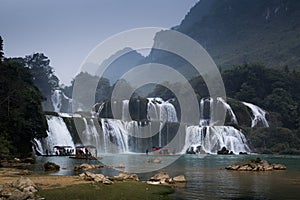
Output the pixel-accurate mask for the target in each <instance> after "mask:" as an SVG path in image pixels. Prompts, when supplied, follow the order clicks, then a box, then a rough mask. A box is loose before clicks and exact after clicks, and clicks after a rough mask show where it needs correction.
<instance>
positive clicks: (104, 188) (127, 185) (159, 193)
mask: <svg viewBox="0 0 300 200" xmlns="http://www.w3.org/2000/svg"><path fill="white" fill-rule="evenodd" d="M173 192H174V189H172V188H171V187H169V186H156V185H148V184H146V183H141V182H120V183H114V184H113V185H104V184H77V185H70V186H66V187H63V188H52V189H45V190H41V191H39V192H38V195H39V196H41V197H44V198H46V199H47V200H52V199H53V200H60V199H80V200H89V199H91V200H92V199H93V200H94V199H105V200H109V199H111V200H112V199H116V200H119V199H123V200H126V199H130V200H134V199H144V200H148V199H149V200H150V199H153V200H154V199H171V198H170V197H168V194H171V193H173Z"/></svg>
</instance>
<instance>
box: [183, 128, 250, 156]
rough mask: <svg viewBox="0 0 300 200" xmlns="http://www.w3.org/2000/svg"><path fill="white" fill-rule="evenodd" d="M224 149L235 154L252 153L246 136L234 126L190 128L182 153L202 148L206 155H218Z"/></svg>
mask: <svg viewBox="0 0 300 200" xmlns="http://www.w3.org/2000/svg"><path fill="white" fill-rule="evenodd" d="M222 147H226V149H229V150H230V151H232V152H233V153H235V154H238V153H239V152H250V149H249V147H248V145H247V141H246V138H245V135H244V134H243V133H242V132H241V131H239V130H237V129H235V128H234V127H232V126H203V127H200V126H189V127H187V129H186V139H185V147H184V148H183V151H182V153H185V152H186V151H190V150H193V151H196V150H197V149H199V148H200V149H201V150H203V151H204V152H206V153H211V154H216V153H217V151H218V150H220V149H221V148H222Z"/></svg>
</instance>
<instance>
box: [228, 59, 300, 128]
mask: <svg viewBox="0 0 300 200" xmlns="http://www.w3.org/2000/svg"><path fill="white" fill-rule="evenodd" d="M222 77H223V81H224V84H225V87H226V92H227V95H228V96H230V97H232V98H235V99H238V100H241V101H247V102H251V103H254V104H256V105H258V106H260V107H262V108H264V109H266V110H267V111H269V112H272V113H273V115H276V116H277V118H279V120H280V121H281V124H282V125H283V126H284V127H286V128H290V129H297V128H299V117H300V105H299V103H300V73H299V72H294V73H291V72H289V71H288V70H284V71H283V70H274V69H267V68H265V66H263V65H261V64H244V65H240V66H237V67H234V68H233V69H230V70H226V71H224V72H223V73H222Z"/></svg>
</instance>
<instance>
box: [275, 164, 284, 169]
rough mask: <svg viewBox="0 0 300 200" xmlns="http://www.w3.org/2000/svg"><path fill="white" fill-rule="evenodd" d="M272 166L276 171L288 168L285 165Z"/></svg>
mask: <svg viewBox="0 0 300 200" xmlns="http://www.w3.org/2000/svg"><path fill="white" fill-rule="evenodd" d="M272 166H273V169H274V170H286V166H285V165H283V164H273V165H272Z"/></svg>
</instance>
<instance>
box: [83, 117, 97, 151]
mask: <svg viewBox="0 0 300 200" xmlns="http://www.w3.org/2000/svg"><path fill="white" fill-rule="evenodd" d="M82 119H83V122H84V130H83V132H82V136H81V140H82V143H83V144H85V145H93V146H95V147H96V148H97V151H99V149H98V148H99V147H100V137H99V133H98V131H97V129H96V126H95V124H94V120H93V119H92V118H89V119H87V118H82Z"/></svg>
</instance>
